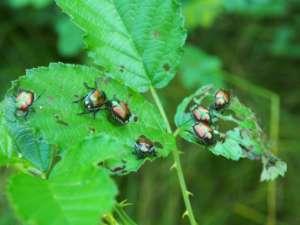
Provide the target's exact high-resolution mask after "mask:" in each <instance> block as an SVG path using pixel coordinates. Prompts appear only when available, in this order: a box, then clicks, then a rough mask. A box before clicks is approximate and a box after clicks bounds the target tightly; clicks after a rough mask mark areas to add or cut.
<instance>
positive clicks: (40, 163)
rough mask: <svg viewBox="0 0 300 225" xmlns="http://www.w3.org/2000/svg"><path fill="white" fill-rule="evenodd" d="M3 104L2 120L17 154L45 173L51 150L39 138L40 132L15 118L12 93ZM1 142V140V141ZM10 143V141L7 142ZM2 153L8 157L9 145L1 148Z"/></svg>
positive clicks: (49, 162) (51, 153) (41, 138)
mask: <svg viewBox="0 0 300 225" xmlns="http://www.w3.org/2000/svg"><path fill="white" fill-rule="evenodd" d="M8 93H10V94H8V95H7V96H6V98H5V99H4V102H3V110H4V112H3V113H4V118H5V123H6V127H7V133H8V134H9V138H11V139H12V140H13V141H12V142H13V143H14V147H15V148H16V150H17V152H18V154H19V155H20V156H21V157H24V158H25V159H26V160H28V161H29V162H30V163H32V165H33V166H34V167H36V168H37V169H38V170H40V171H41V172H46V171H47V170H48V169H49V167H50V164H51V161H52V155H53V148H52V147H51V146H50V145H49V144H48V143H47V141H46V140H45V139H44V138H43V137H42V136H41V134H40V132H37V131H36V130H34V129H32V128H31V127H30V126H29V125H28V121H23V122H22V121H20V120H18V119H17V118H16V106H15V105H16V103H15V97H14V95H13V94H12V91H9V92H8ZM2 141H3V140H2ZM9 143H11V141H10V142H9ZM3 147H4V151H6V152H7V153H8V154H7V156H8V157H10V155H9V154H11V153H10V152H11V150H10V149H11V148H10V145H8V144H7V145H6V146H3Z"/></svg>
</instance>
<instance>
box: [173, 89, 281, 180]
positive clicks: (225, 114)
mask: <svg viewBox="0 0 300 225" xmlns="http://www.w3.org/2000/svg"><path fill="white" fill-rule="evenodd" d="M215 93H216V89H215V88H213V87H212V86H204V87H202V88H200V89H198V90H197V91H196V92H195V93H194V94H192V95H191V96H189V97H187V98H185V99H184V100H183V101H182V103H181V104H180V105H179V106H178V108H177V112H176V115H175V123H176V126H177V127H178V129H179V135H180V136H181V137H183V138H184V139H185V140H187V141H189V142H192V143H195V144H202V145H205V143H204V141H203V140H201V139H200V138H199V137H197V135H196V133H195V131H194V130H193V125H195V124H196V123H197V122H196V120H195V119H194V117H193V115H192V112H191V111H192V108H193V107H194V106H196V105H201V106H203V107H205V108H207V109H208V110H209V115H210V117H211V124H210V125H209V126H210V127H211V128H212V130H213V131H212V132H213V134H212V135H213V137H214V138H213V139H214V143H213V144H212V145H207V148H208V149H209V150H210V151H211V152H212V153H213V154H215V155H221V156H223V157H225V158H227V159H231V160H239V159H240V158H248V159H251V160H262V162H263V164H264V171H265V172H263V175H262V177H263V178H262V180H268V179H274V178H276V177H277V176H279V175H281V176H283V175H284V173H285V171H286V165H285V163H284V162H282V161H280V160H279V159H277V158H276V159H277V160H276V162H278V163H272V161H274V160H273V159H275V157H274V156H273V155H272V154H271V153H270V152H268V151H267V147H266V145H265V141H264V139H263V132H262V130H261V128H260V127H259V125H258V123H257V120H256V117H255V115H254V113H253V112H252V111H251V110H250V109H249V108H247V107H246V106H244V105H243V104H241V103H240V101H239V100H238V99H237V98H236V97H231V100H230V103H229V105H228V106H225V108H224V109H223V110H217V109H216V108H215V105H214V104H215V103H214V102H215ZM266 164H267V165H268V169H267V170H266V166H265V165H266ZM266 171H268V172H266Z"/></svg>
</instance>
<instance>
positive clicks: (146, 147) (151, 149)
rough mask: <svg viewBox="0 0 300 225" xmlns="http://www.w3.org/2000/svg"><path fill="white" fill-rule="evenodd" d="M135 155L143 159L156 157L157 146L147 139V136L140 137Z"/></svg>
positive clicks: (135, 146)
mask: <svg viewBox="0 0 300 225" xmlns="http://www.w3.org/2000/svg"><path fill="white" fill-rule="evenodd" d="M134 149H135V152H134V153H135V154H136V155H137V157H138V158H140V159H143V158H146V157H149V156H150V157H151V156H156V149H155V144H154V143H153V142H152V141H151V140H149V139H148V138H146V137H145V136H143V135H142V136H140V137H139V138H138V139H137V140H136V142H135V145H134Z"/></svg>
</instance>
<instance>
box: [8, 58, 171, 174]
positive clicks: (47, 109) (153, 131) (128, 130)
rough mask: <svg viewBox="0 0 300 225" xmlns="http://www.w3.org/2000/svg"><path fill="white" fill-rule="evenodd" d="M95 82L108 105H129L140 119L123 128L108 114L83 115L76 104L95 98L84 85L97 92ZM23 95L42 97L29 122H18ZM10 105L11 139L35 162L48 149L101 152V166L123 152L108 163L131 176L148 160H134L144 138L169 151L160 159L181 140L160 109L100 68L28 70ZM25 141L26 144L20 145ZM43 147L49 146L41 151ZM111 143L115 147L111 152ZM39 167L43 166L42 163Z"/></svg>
mask: <svg viewBox="0 0 300 225" xmlns="http://www.w3.org/2000/svg"><path fill="white" fill-rule="evenodd" d="M95 81H97V83H98V86H99V88H101V89H102V90H103V91H105V93H106V95H107V97H108V99H111V98H113V96H115V97H117V98H118V99H120V100H123V101H126V102H127V103H128V105H129V108H130V109H131V112H132V113H133V114H135V115H136V116H137V117H138V121H137V122H133V121H132V122H130V123H128V124H127V125H125V126H118V125H116V124H115V123H113V122H112V121H111V120H110V119H109V118H110V115H109V112H108V110H101V111H100V112H98V113H97V115H96V118H95V119H94V118H93V116H92V115H91V114H86V115H78V113H81V112H83V111H84V107H83V104H82V103H80V104H79V103H74V101H75V100H78V99H79V98H80V97H82V96H85V95H86V94H87V93H88V92H89V90H87V89H86V88H85V86H84V85H83V84H84V82H87V84H88V85H89V86H94V85H95V84H94V83H95ZM18 89H23V90H31V91H33V92H34V93H35V94H36V95H37V96H40V97H39V98H38V99H37V100H36V101H35V102H34V104H33V106H32V108H33V109H34V111H32V110H31V111H30V112H29V114H28V116H27V120H25V119H24V118H22V117H17V118H16V115H15V114H16V113H15V111H16V107H15V104H14V102H13V101H14V98H15V97H14V95H15V94H16V93H17V90H18ZM76 95H78V96H76ZM5 101H6V104H5V105H6V110H5V111H6V114H7V116H6V119H7V122H8V123H9V127H10V129H11V135H12V137H13V138H15V139H16V140H17V142H18V143H19V144H18V147H19V149H21V150H20V152H21V153H22V154H24V155H25V156H26V158H27V159H28V160H30V161H31V162H36V161H37V156H38V154H40V153H41V152H42V150H44V149H42V148H41V147H43V146H50V147H51V149H48V150H51V151H50V152H53V149H54V150H58V151H59V150H64V151H69V150H70V149H74V148H76V147H78V148H82V149H85V150H84V151H85V152H87V153H89V155H88V157H90V156H91V155H92V154H94V153H97V152H98V153H101V154H100V156H99V157H98V156H97V155H96V157H97V160H98V161H99V162H101V161H103V160H106V159H107V158H106V157H108V156H110V154H111V152H110V151H107V150H108V149H114V150H118V151H119V154H114V155H113V157H114V158H113V159H110V160H109V162H107V163H108V164H109V165H111V167H112V169H113V168H115V165H116V164H117V165H119V164H125V168H124V170H126V171H127V172H130V171H136V170H137V169H138V168H139V167H140V166H141V165H142V163H143V162H144V161H145V160H147V159H145V160H141V159H137V157H136V156H135V155H134V154H133V150H134V144H135V141H136V139H137V138H138V137H139V136H140V135H145V136H146V137H148V138H149V139H150V140H152V141H153V142H159V143H161V144H162V145H163V148H157V151H158V152H157V153H158V154H157V155H158V156H159V157H165V156H167V155H168V153H169V152H170V151H171V150H173V149H175V148H176V146H175V139H174V137H173V136H172V135H171V134H168V133H167V132H166V129H165V126H164V123H163V121H162V118H161V116H160V114H159V112H158V110H157V109H156V107H154V106H153V105H152V104H151V103H149V102H148V101H147V100H146V99H145V98H144V97H143V96H142V95H140V94H138V93H136V92H134V91H133V90H131V89H130V88H127V87H126V86H124V85H123V84H122V83H120V82H117V81H115V80H113V79H110V78H109V77H107V76H105V74H104V73H103V72H101V71H99V70H97V69H94V68H90V67H85V66H76V65H65V64H50V66H49V67H41V68H37V69H32V70H28V71H27V74H26V76H24V77H21V78H20V79H19V80H18V82H16V83H15V84H14V86H13V88H12V89H11V90H10V91H9V92H8V94H7V95H6V98H5ZM101 134H106V135H108V136H111V138H112V140H111V141H108V140H106V139H105V138H104V140H103V137H102V136H103V135H101ZM36 135H37V136H36ZM23 137H24V138H23ZM20 138H22V139H21V140H19V139H20ZM41 140H43V141H41ZM33 141H34V142H33ZM32 142H33V144H32ZM42 143H45V145H42V146H41V144H42ZM111 143H113V144H114V145H112V146H110V144H111ZM21 144H22V145H21ZM29 144H32V145H31V146H29ZM46 144H48V145H46ZM27 147H28V149H27ZM29 147H31V148H29ZM104 149H107V150H106V151H105V150H104ZM29 150H30V151H29ZM112 152H113V150H112ZM25 153H26V154H25ZM27 153H28V154H27ZM48 153H49V152H48ZM31 154H32V155H31ZM103 154H104V155H103ZM113 160H114V162H112V161H113ZM49 162H50V161H49ZM49 162H47V164H46V163H45V165H48V163H49ZM35 164H36V165H39V164H38V163H37V162H36V163H35ZM39 168H40V167H39ZM109 168H110V166H109Z"/></svg>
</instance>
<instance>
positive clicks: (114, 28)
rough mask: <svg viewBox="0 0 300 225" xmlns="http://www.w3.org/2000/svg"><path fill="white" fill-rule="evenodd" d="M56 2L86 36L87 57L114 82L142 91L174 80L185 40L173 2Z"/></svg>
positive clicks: (176, 4) (67, 0) (180, 16)
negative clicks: (107, 72)
mask: <svg viewBox="0 0 300 225" xmlns="http://www.w3.org/2000/svg"><path fill="white" fill-rule="evenodd" d="M56 2H57V4H58V5H59V6H60V7H61V8H62V9H63V11H65V12H66V13H67V14H68V15H69V16H70V17H71V18H73V20H74V22H75V23H76V24H77V25H78V26H79V27H81V28H82V29H83V30H84V31H85V33H86V43H87V45H88V48H89V50H90V56H91V57H92V58H93V59H94V60H95V62H96V63H97V64H98V65H101V66H103V67H104V68H106V69H108V70H109V71H110V72H111V73H110V75H111V76H113V77H114V78H116V79H119V80H122V81H124V82H125V84H126V85H128V86H129V87H131V88H133V89H135V90H138V91H141V92H145V91H147V90H148V89H149V87H150V86H154V87H157V88H162V87H164V86H166V85H167V84H168V83H169V81H170V80H171V79H172V78H173V77H174V75H175V73H176V70H177V67H178V65H179V62H180V58H181V52H182V46H183V44H184V42H185V38H186V32H185V31H184V29H183V19H182V15H181V11H180V5H179V3H178V2H177V1H176V0H147V1H139V0H134V1H126V0H118V1H110V0H90V1H84V0H56ZM78 9H80V10H78Z"/></svg>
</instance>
